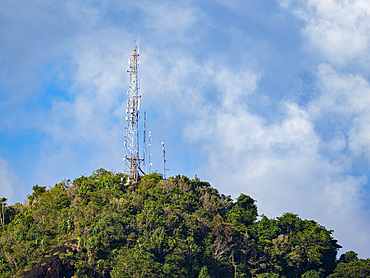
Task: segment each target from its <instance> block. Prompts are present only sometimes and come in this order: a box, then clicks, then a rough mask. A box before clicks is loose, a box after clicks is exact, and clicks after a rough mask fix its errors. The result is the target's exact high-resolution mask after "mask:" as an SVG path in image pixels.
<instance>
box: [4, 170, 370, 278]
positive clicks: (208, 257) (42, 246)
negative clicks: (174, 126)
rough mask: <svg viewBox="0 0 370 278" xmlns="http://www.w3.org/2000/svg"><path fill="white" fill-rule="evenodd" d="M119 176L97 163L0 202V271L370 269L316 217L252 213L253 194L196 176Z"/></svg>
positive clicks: (334, 273)
mask: <svg viewBox="0 0 370 278" xmlns="http://www.w3.org/2000/svg"><path fill="white" fill-rule="evenodd" d="M125 179H126V176H125V175H123V174H115V173H112V172H109V171H106V170H104V169H99V170H97V171H95V172H94V173H93V174H92V175H91V176H89V177H85V176H82V177H80V178H77V179H76V180H74V181H73V183H71V184H70V183H69V181H63V182H61V183H59V184H56V185H55V186H54V187H52V188H50V189H47V188H46V187H44V186H37V185H36V186H34V187H33V193H32V195H30V196H28V198H27V201H26V202H25V203H24V204H15V205H13V206H5V209H4V213H1V215H2V216H1V219H2V225H1V228H0V277H203V278H204V277H222V278H225V277H369V276H370V262H369V259H367V260H364V259H358V258H357V254H356V253H355V252H353V251H350V252H347V253H346V254H343V255H342V256H341V257H340V259H339V260H338V261H337V260H336V256H337V251H338V248H340V246H339V245H338V243H337V240H335V239H334V238H333V237H332V231H330V230H327V229H325V228H324V227H323V226H321V225H319V224H318V223H316V222H315V221H313V220H302V219H300V218H299V217H298V216H297V215H296V214H292V213H286V214H284V215H282V216H281V217H277V218H276V219H268V218H267V217H266V216H263V215H262V217H260V218H259V220H257V207H256V204H255V200H253V199H252V198H251V197H249V196H248V195H244V194H241V195H240V196H239V197H238V199H237V200H235V201H233V200H232V199H231V198H230V196H225V195H223V194H220V193H219V192H218V191H217V190H216V189H215V188H212V187H211V186H210V184H209V183H207V182H202V181H200V180H199V179H197V178H195V179H193V180H190V179H189V178H187V177H185V176H176V177H171V178H169V179H167V180H163V178H162V176H161V175H159V174H157V173H153V174H149V175H146V176H143V177H141V181H140V183H138V184H131V185H129V186H126V185H125V183H126V182H125ZM2 201H3V203H4V199H2ZM3 208H4V206H3ZM4 223H5V224H4Z"/></svg>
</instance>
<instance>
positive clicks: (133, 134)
mask: <svg viewBox="0 0 370 278" xmlns="http://www.w3.org/2000/svg"><path fill="white" fill-rule="evenodd" d="M138 66H139V45H138V44H137V45H136V46H135V48H134V49H133V50H132V54H131V59H130V60H129V69H128V70H127V72H129V73H130V87H129V90H128V92H127V94H128V100H127V108H126V121H127V129H126V140H125V143H124V145H125V149H126V151H125V157H124V158H123V160H124V161H125V173H126V174H128V175H129V180H128V182H137V181H138V179H139V169H140V165H139V164H140V159H139V110H140V98H141V95H140V94H139V93H140V88H139V81H138V80H139V78H138Z"/></svg>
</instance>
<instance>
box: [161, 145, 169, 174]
mask: <svg viewBox="0 0 370 278" xmlns="http://www.w3.org/2000/svg"><path fill="white" fill-rule="evenodd" d="M162 150H163V179H166V171H167V170H168V169H167V168H166V149H165V147H164V142H162Z"/></svg>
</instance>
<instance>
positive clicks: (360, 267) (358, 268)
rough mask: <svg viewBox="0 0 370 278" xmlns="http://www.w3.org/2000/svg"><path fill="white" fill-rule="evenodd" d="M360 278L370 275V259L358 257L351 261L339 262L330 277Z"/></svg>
mask: <svg viewBox="0 0 370 278" xmlns="http://www.w3.org/2000/svg"><path fill="white" fill-rule="evenodd" d="M341 277H346V278H358V277H370V259H358V260H354V261H351V262H349V263H344V262H343V263H339V264H338V265H337V267H336V268H335V270H334V273H333V274H331V275H329V276H328V278H341Z"/></svg>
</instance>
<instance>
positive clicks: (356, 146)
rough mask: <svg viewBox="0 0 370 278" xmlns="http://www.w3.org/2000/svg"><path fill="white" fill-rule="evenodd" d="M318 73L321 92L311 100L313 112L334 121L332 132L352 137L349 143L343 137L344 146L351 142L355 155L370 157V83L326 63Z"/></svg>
mask: <svg viewBox="0 0 370 278" xmlns="http://www.w3.org/2000/svg"><path fill="white" fill-rule="evenodd" d="M317 76H318V80H319V83H318V87H319V88H320V91H321V95H320V96H319V97H318V98H317V99H315V100H313V101H312V102H311V103H310V105H309V107H308V111H309V113H310V115H311V116H312V118H313V119H314V120H315V121H317V122H319V123H322V122H334V124H335V125H336V126H334V127H333V126H332V131H331V132H333V133H336V134H338V132H340V133H341V134H342V135H343V136H345V137H347V138H348V143H345V142H343V140H342V149H345V147H346V145H347V144H348V148H349V149H350V151H352V153H353V155H354V157H353V158H355V157H358V156H362V155H365V157H367V159H368V160H370V140H369V139H370V125H369V121H368V119H369V118H370V84H369V83H368V81H367V80H366V79H364V78H363V77H361V76H360V75H354V74H341V73H338V72H336V71H335V70H334V69H333V68H332V67H331V66H329V65H325V64H323V65H320V66H319V69H318V73H317ZM326 132H330V131H329V130H327V131H326ZM335 137H336V136H333V138H334V139H333V140H335ZM343 143H344V145H343Z"/></svg>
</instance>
